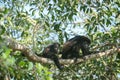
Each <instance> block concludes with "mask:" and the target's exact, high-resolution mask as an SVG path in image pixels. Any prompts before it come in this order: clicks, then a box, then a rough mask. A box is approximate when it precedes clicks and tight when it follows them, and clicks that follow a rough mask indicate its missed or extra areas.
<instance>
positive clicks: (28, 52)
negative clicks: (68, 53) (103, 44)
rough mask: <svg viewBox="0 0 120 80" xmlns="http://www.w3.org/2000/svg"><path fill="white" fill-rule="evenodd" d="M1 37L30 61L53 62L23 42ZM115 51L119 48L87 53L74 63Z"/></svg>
mask: <svg viewBox="0 0 120 80" xmlns="http://www.w3.org/2000/svg"><path fill="white" fill-rule="evenodd" d="M2 38H3V39H5V43H7V46H8V47H9V48H11V49H12V50H13V51H21V52H22V53H23V54H24V55H25V56H26V57H27V58H28V60H30V61H32V62H39V63H48V64H53V63H54V62H53V61H52V60H50V59H47V58H43V57H39V56H37V55H36V54H35V53H33V51H32V50H31V49H29V48H28V47H27V46H25V45H23V44H20V43H18V42H16V41H14V40H12V39H10V38H9V37H2ZM116 51H117V52H119V53H120V48H119V49H117V48H114V49H110V50H107V51H105V52H100V53H97V54H91V55H87V56H85V57H83V58H79V59H77V61H76V63H81V62H83V61H85V60H89V59H93V58H99V57H102V56H105V55H110V54H114V52H116ZM59 61H60V63H61V64H73V63H75V60H74V59H60V60H59Z"/></svg>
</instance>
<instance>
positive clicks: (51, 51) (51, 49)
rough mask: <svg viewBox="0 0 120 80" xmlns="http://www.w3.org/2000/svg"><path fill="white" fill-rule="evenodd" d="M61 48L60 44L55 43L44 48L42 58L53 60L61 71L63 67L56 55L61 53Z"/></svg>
mask: <svg viewBox="0 0 120 80" xmlns="http://www.w3.org/2000/svg"><path fill="white" fill-rule="evenodd" d="M59 47H60V44H59V43H53V44H51V45H49V46H48V47H46V48H44V51H43V55H42V56H43V57H45V58H50V59H52V60H53V61H54V62H55V64H56V66H57V67H58V68H59V69H60V70H61V69H62V68H63V67H62V66H61V65H60V62H59V59H58V57H57V56H56V54H57V53H58V52H59V51H58V50H59Z"/></svg>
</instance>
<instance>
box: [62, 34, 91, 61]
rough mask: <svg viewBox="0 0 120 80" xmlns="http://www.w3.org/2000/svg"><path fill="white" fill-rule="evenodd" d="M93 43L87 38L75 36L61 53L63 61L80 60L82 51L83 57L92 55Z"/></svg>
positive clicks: (67, 42) (66, 43)
mask: <svg viewBox="0 0 120 80" xmlns="http://www.w3.org/2000/svg"><path fill="white" fill-rule="evenodd" d="M90 43H91V41H90V39H89V38H87V37H85V36H80V35H78V36H75V37H73V38H71V39H70V40H68V41H66V42H65V43H64V44H63V48H62V51H61V54H62V58H63V59H69V58H70V59H71V58H78V57H80V56H79V51H80V49H81V51H82V56H85V55H88V54H90V51H89V45H90Z"/></svg>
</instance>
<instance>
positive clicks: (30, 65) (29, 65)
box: [28, 62, 33, 70]
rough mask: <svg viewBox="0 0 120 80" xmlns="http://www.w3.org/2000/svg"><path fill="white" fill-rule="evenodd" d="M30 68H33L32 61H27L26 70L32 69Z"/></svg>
mask: <svg viewBox="0 0 120 80" xmlns="http://www.w3.org/2000/svg"><path fill="white" fill-rule="evenodd" d="M32 68H33V63H32V62H29V63H28V70H32Z"/></svg>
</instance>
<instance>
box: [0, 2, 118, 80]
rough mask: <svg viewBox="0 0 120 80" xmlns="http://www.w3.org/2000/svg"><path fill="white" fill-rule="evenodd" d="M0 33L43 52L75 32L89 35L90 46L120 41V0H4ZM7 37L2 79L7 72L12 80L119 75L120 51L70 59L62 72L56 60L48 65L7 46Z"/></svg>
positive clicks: (1, 53) (100, 79) (0, 48)
mask: <svg viewBox="0 0 120 80" xmlns="http://www.w3.org/2000/svg"><path fill="white" fill-rule="evenodd" d="M0 35H3V36H9V37H11V38H13V39H14V40H16V41H18V42H20V43H21V44H25V45H27V46H28V47H29V48H31V49H32V50H33V51H34V52H37V53H38V54H40V53H41V52H42V50H43V48H44V47H45V46H47V45H48V44H50V43H52V42H56V41H57V42H59V43H60V44H61V45H62V44H63V43H64V42H65V41H66V40H68V39H70V38H71V37H72V36H75V35H87V36H89V37H90V39H91V41H92V44H91V50H94V49H95V50H97V51H105V50H108V49H111V48H114V47H116V46H117V47H120V1H119V0H91V1H90V0H32V1H31V0H1V1H0ZM3 41H4V40H2V39H1V36H0V79H3V78H5V76H8V77H9V78H11V79H13V80H14V79H15V80H16V79H18V80H21V79H25V80H26V79H28V80H35V79H39V80H40V79H42V80H51V79H55V80H56V79H58V80H59V79H60V80H62V79H63V80H65V79H69V80H72V79H75V80H76V79H78V80H79V79H81V80H93V79H95V80H110V79H113V80H114V79H118V78H120V55H119V54H118V53H117V52H115V54H114V55H112V56H109V57H108V56H105V57H102V58H100V59H93V60H90V61H87V62H85V63H82V64H78V65H75V64H73V65H69V66H68V67H66V68H65V70H64V71H62V72H60V71H58V70H57V69H55V67H54V66H51V67H52V68H51V69H49V70H48V69H47V68H46V67H44V66H42V65H41V64H40V63H34V62H30V61H29V60H27V58H26V57H24V55H21V52H19V51H14V50H11V49H9V48H8V47H7V46H5V45H4V44H3V43H2V42H3ZM105 44H114V45H107V46H104V45H105ZM101 46H102V47H101ZM48 66H49V65H47V67H48Z"/></svg>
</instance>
